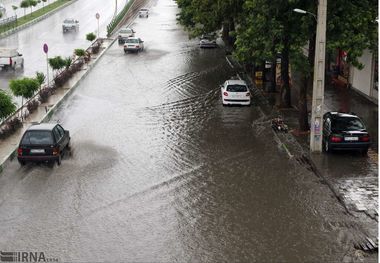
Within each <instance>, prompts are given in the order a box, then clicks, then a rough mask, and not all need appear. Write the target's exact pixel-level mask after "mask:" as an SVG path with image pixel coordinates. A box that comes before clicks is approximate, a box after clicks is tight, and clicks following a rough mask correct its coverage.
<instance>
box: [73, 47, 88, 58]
mask: <svg viewBox="0 0 380 263" xmlns="http://www.w3.org/2000/svg"><path fill="white" fill-rule="evenodd" d="M74 54H75V55H76V56H78V57H83V56H84V55H86V51H85V50H84V49H81V48H78V49H75V50H74Z"/></svg>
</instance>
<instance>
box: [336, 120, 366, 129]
mask: <svg viewBox="0 0 380 263" xmlns="http://www.w3.org/2000/svg"><path fill="white" fill-rule="evenodd" d="M331 129H332V130H333V131H335V132H340V131H362V130H364V129H365V127H364V125H363V123H362V122H361V121H360V120H359V119H358V118H340V119H338V120H335V121H334V122H333V123H332V125H331Z"/></svg>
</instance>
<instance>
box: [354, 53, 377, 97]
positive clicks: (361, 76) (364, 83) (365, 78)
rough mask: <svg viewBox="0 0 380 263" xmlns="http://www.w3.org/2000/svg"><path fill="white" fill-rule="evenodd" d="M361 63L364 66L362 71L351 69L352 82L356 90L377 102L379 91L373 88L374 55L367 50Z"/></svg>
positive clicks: (360, 60) (361, 58) (360, 59)
mask: <svg viewBox="0 0 380 263" xmlns="http://www.w3.org/2000/svg"><path fill="white" fill-rule="evenodd" d="M359 62H360V63H362V64H363V65H364V68H363V69H362V70H359V69H358V68H355V67H351V71H350V82H351V85H352V87H353V88H354V89H356V90H357V91H359V92H360V93H362V94H363V95H366V96H368V97H371V98H373V99H375V100H377V99H378V98H377V91H376V90H374V88H373V55H372V53H371V52H370V51H369V50H365V51H364V53H363V56H361V57H360V58H359Z"/></svg>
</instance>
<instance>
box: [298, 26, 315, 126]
mask: <svg viewBox="0 0 380 263" xmlns="http://www.w3.org/2000/svg"><path fill="white" fill-rule="evenodd" d="M315 37H316V35H315V33H314V34H313V35H312V36H311V38H310V39H309V52H308V63H309V66H310V69H311V70H310V72H307V73H304V75H303V76H302V81H301V86H300V96H299V101H298V108H299V112H298V125H299V130H300V131H307V130H309V129H310V128H309V116H308V110H307V91H308V89H309V88H310V89H312V88H313V78H312V76H313V70H312V69H313V64H314V55H315Z"/></svg>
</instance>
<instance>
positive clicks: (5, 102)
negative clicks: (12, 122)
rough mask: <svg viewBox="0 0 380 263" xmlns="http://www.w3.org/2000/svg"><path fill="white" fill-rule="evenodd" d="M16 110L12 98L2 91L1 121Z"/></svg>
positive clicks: (0, 94) (0, 101)
mask: <svg viewBox="0 0 380 263" xmlns="http://www.w3.org/2000/svg"><path fill="white" fill-rule="evenodd" d="M15 110H16V105H15V104H14V103H13V101H12V97H11V96H10V95H9V94H7V93H6V92H5V91H3V90H0V119H4V118H6V117H8V116H9V115H11V114H12V113H13V112H14V111H15Z"/></svg>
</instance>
